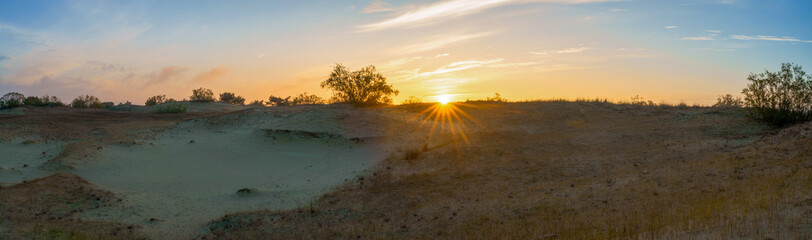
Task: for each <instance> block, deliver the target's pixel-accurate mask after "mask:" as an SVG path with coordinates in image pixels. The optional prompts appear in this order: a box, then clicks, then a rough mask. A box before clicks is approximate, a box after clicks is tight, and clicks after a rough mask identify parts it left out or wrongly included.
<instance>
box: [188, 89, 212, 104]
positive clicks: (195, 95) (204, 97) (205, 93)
mask: <svg viewBox="0 0 812 240" xmlns="http://www.w3.org/2000/svg"><path fill="white" fill-rule="evenodd" d="M189 101H192V102H214V101H215V99H214V92H212V91H211V89H208V88H198V89H195V90H192V96H190V97H189Z"/></svg>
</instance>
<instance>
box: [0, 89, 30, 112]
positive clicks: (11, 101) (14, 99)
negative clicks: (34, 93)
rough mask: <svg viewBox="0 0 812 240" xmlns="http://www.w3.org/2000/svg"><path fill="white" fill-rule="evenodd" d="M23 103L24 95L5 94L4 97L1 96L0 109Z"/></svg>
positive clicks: (16, 93)
mask: <svg viewBox="0 0 812 240" xmlns="http://www.w3.org/2000/svg"><path fill="white" fill-rule="evenodd" d="M24 101H25V95H23V94H21V93H18V92H10V93H6V95H3V97H2V98H0V109H3V108H12V107H16V106H20V105H23V102H24Z"/></svg>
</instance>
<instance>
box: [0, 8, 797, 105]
mask: <svg viewBox="0 0 812 240" xmlns="http://www.w3.org/2000/svg"><path fill="white" fill-rule="evenodd" d="M810 10H812V1H806V0H796V1H789V0H771V1H767V0H764V1H756V0H669V1H666V0H662V1H659V0H627V1H610V0H440V1H428V0H420V1H400V0H397V1H396V0H391V1H382V0H374V1H369V0H363V1H360V0H359V1H335V0H312V1H180V0H178V1H59V0H48V1H38V0H24V1H15V0H5V1H0V94H4V93H6V92H11V91H17V92H21V93H23V94H25V95H26V96H31V95H34V96H41V95H45V94H49V95H55V96H58V97H60V98H61V99H62V100H63V101H64V102H69V101H70V100H71V99H73V98H75V97H76V96H79V95H85V94H90V95H95V96H97V97H99V98H100V99H101V100H102V101H111V102H116V103H118V102H125V101H131V102H133V103H135V104H143V103H144V101H145V100H146V99H147V98H148V97H150V96H154V95H167V97H170V98H175V99H178V100H180V99H183V98H188V96H189V95H191V92H192V89H196V88H199V87H205V88H210V89H212V90H214V92H215V93H216V94H219V93H222V92H225V91H229V92H235V93H237V94H238V95H242V96H244V97H245V98H246V99H247V100H249V101H251V100H265V99H267V98H268V96H270V95H277V96H288V95H298V94H299V93H302V92H308V93H313V94H317V95H319V96H322V97H324V98H328V97H329V96H330V92H329V90H328V89H322V88H321V87H320V86H319V83H320V82H321V81H323V80H325V79H327V77H328V76H329V74H330V72H331V70H332V67H333V66H334V65H335V64H337V63H341V64H344V65H345V66H347V67H348V68H349V69H350V70H357V69H360V68H362V67H365V66H368V65H374V66H376V67H377V69H378V70H379V71H380V72H381V73H382V74H383V75H384V76H386V77H387V82H389V83H391V84H392V85H393V86H394V88H395V89H398V90H400V94H399V95H398V96H397V97H396V98H395V102H396V103H399V102H402V101H403V100H405V99H406V98H407V97H410V96H414V97H417V98H420V99H422V100H423V101H425V102H431V101H436V100H437V99H438V96H447V97H451V99H452V100H453V101H464V100H466V99H481V98H485V97H489V96H493V95H494V93H496V92H498V93H499V94H501V95H502V96H503V97H505V98H507V99H509V100H516V101H520V100H537V99H552V98H565V99H576V98H608V99H610V100H615V101H620V100H627V101H628V100H629V99H631V98H632V97H633V96H636V95H639V96H640V97H643V98H644V99H646V100H652V101H655V102H666V103H680V102H684V103H689V104H712V103H713V102H715V100H716V97H718V96H719V95H722V94H728V93H729V94H734V95H741V90H742V88H744V87H745V86H746V84H747V81H746V78H747V76H748V74H749V73H758V72H763V71H764V70H765V69H767V70H777V69H779V68H780V64H781V63H783V62H792V63H796V64H799V65H801V66H804V67H806V68H807V71H812V28H810V27H809V24H810V23H812V16H810V15H809V12H810Z"/></svg>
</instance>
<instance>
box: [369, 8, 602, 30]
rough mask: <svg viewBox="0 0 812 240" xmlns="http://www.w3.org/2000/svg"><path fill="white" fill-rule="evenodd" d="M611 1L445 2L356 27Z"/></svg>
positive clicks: (378, 27)
mask: <svg viewBox="0 0 812 240" xmlns="http://www.w3.org/2000/svg"><path fill="white" fill-rule="evenodd" d="M607 1H612V0H446V1H441V2H437V3H433V4H428V5H425V6H423V7H419V8H417V9H416V10H412V11H407V12H405V13H403V14H400V15H398V16H396V17H393V18H390V19H386V20H383V21H380V22H377V23H372V24H367V25H361V26H358V27H357V28H358V31H360V32H370V31H379V30H384V29H390V28H398V27H405V26H415V25H418V24H427V23H433V22H436V21H440V20H443V19H447V18H455V17H460V16H465V15H470V14H475V13H479V12H482V11H485V10H488V9H491V8H496V7H499V6H504V5H508V4H520V3H530V2H548V3H564V4H578V3H590V2H607Z"/></svg>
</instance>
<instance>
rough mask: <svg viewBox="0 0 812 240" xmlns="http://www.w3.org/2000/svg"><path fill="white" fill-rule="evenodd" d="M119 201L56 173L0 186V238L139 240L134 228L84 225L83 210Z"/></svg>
mask: <svg viewBox="0 0 812 240" xmlns="http://www.w3.org/2000/svg"><path fill="white" fill-rule="evenodd" d="M119 201H121V200H120V199H116V198H115V197H113V195H112V194H110V193H109V192H107V191H104V190H99V189H97V188H96V187H95V186H94V185H93V184H91V183H89V182H87V181H86V180H84V179H82V178H80V177H78V176H76V175H73V174H70V173H57V174H55V175H51V176H49V177H45V178H40V179H37V180H35V181H30V182H24V183H21V184H17V185H15V186H12V187H8V188H2V187H0V215H1V216H3V217H2V218H0V226H13V227H14V228H11V229H8V230H5V229H3V228H0V239H76V240H79V239H143V237H139V236H138V234H137V233H136V231H137V230H138V228H139V227H138V226H134V225H125V224H117V223H106V222H88V221H82V220H81V219H78V218H76V217H75V215H76V214H79V213H81V212H83V211H85V210H88V209H93V208H100V207H105V206H110V205H112V204H116V203H117V202H119Z"/></svg>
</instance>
